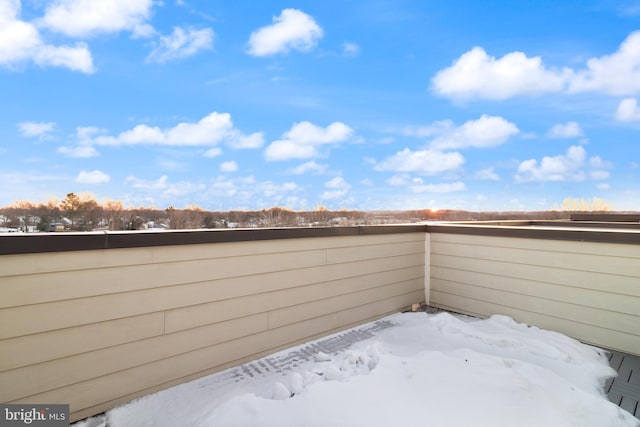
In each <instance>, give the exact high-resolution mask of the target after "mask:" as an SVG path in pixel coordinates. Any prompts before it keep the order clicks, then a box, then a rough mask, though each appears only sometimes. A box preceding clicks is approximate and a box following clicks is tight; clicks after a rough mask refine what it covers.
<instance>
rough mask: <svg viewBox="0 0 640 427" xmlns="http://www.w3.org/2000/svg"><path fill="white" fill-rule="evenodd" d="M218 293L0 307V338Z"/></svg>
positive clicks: (202, 288) (209, 286)
mask: <svg viewBox="0 0 640 427" xmlns="http://www.w3.org/2000/svg"><path fill="white" fill-rule="evenodd" d="M421 262H422V263H424V256H422V255H420V254H417V255H413V256H403V257H392V258H388V259H384V260H378V261H366V262H363V263H364V264H365V265H367V266H369V267H370V268H371V270H370V271H368V272H377V271H384V269H397V268H402V267H406V266H415V265H420V263H421ZM353 264H354V265H355V266H354V265H351V264H350V263H345V264H339V265H336V268H337V271H340V270H342V271H343V274H344V275H345V276H349V275H351V276H353V275H354V274H361V273H362V270H359V269H356V266H357V263H353ZM361 266H362V265H360V267H361ZM302 271H303V270H302ZM298 274H299V273H298ZM292 280H293V282H289V283H290V285H289V286H292V285H295V284H296V283H297V282H296V280H297V279H296V274H295V272H294V274H293V275H292ZM223 282H224V281H223ZM285 283H287V282H285ZM253 284H254V286H256V287H258V288H260V287H261V286H262V285H261V282H260V276H254V277H253ZM226 289H227V290H228V289H229V288H226ZM258 292H259V291H258ZM219 295H220V291H219V289H218V288H217V287H216V282H206V283H196V284H189V285H181V286H167V287H161V288H155V289H148V290H140V291H133V292H125V293H119V294H111V295H102V296H97V297H89V298H80V299H73V300H66V301H55V302H49V303H43V304H36V305H27V306H21V307H11V308H5V309H0V339H4V338H11V337H16V336H21V335H27V334H33V333H38V332H44V331H48V330H54V329H61V328H67V327H72V326H78V325H83V324H88V323H94V322H101V321H106V320H111V319H117V318H121V317H128V316H135V315H139V314H145V313H153V312H157V311H163V310H169V309H173V308H178V307H184V306H189V305H196V304H200V303H202V302H205V301H211V300H212V299H219Z"/></svg>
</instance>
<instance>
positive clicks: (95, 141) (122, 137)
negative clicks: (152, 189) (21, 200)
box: [59, 112, 262, 157]
mask: <svg viewBox="0 0 640 427" xmlns="http://www.w3.org/2000/svg"><path fill="white" fill-rule="evenodd" d="M261 135H262V134H259V133H258V134H252V135H249V136H246V135H244V134H243V133H242V132H240V131H239V130H238V129H236V128H235V127H234V125H233V122H232V121H231V115H230V114H229V113H217V112H213V113H211V114H209V115H207V116H205V117H203V118H202V119H200V120H199V121H197V122H182V123H178V124H177V125H175V126H174V127H171V128H168V129H161V128H159V127H157V126H153V127H152V126H148V125H144V124H141V125H136V126H134V127H133V128H131V129H129V130H126V131H124V132H121V133H120V134H118V135H116V136H111V135H108V134H107V132H106V131H105V130H104V129H98V128H95V127H81V128H78V129H77V130H76V138H77V142H78V147H75V148H73V147H63V148H64V149H60V150H59V151H60V152H61V153H63V154H67V155H71V156H74V157H89V155H88V154H89V153H93V155H97V151H96V150H95V148H93V147H94V146H123V145H142V144H146V145H161V146H175V147H183V146H191V147H198V146H200V147H212V146H215V145H217V144H219V143H220V142H226V143H228V144H229V145H231V146H233V147H235V148H247V147H253V146H254V145H257V141H258V140H262V136H261ZM247 141H248V142H247ZM243 144H244V145H243ZM72 153H85V154H84V155H77V154H76V155H73V154H72ZM218 154H220V151H218V150H213V151H212V150H209V151H207V152H205V153H204V155H205V157H215V156H216V155H218Z"/></svg>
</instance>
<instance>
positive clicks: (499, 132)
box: [431, 114, 520, 150]
mask: <svg viewBox="0 0 640 427" xmlns="http://www.w3.org/2000/svg"><path fill="white" fill-rule="evenodd" d="M518 132H520V130H519V129H518V127H517V126H516V125H515V124H513V123H511V122H509V121H507V120H505V119H503V118H502V117H499V116H487V115H486V114H483V115H482V116H481V117H480V118H479V119H477V120H469V121H467V122H466V123H464V124H463V125H462V126H459V127H453V128H449V129H447V130H446V131H444V132H442V133H441V135H439V136H438V137H436V138H435V139H434V140H433V141H432V142H431V148H434V149H436V150H446V149H460V148H467V147H476V148H486V147H496V146H498V145H501V144H504V143H505V142H506V141H507V140H508V139H509V137H511V136H512V135H515V134H517V133H518Z"/></svg>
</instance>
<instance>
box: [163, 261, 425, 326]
mask: <svg viewBox="0 0 640 427" xmlns="http://www.w3.org/2000/svg"><path fill="white" fill-rule="evenodd" d="M315 277H316V279H319V278H323V277H322V276H320V277H318V276H315ZM414 278H420V281H422V282H423V281H424V278H423V275H422V274H421V267H407V268H403V269H398V270H390V271H385V272H380V273H378V272H376V273H372V274H368V275H361V276H354V277H348V278H344V279H338V280H334V281H330V282H321V283H317V284H311V285H307V286H297V287H295V288H290V289H284V290H277V291H271V292H266V291H267V290H268V289H264V291H265V293H261V294H255V295H247V296H246V297H245V298H235V299H231V300H225V301H216V302H211V303H206V304H198V305H194V306H189V307H182V308H177V309H173V310H169V311H167V312H166V330H167V332H173V331H177V330H182V329H187V328H192V327H195V326H200V325H205V324H209V323H214V322H216V321H219V319H221V318H224V317H225V316H232V315H237V314H238V313H240V314H242V315H244V314H245V312H247V311H248V310H250V309H252V308H251V307H253V304H256V307H257V310H262V311H268V310H275V309H278V308H282V307H287V306H290V305H295V304H300V303H304V302H308V301H313V300H315V299H323V298H328V297H332V296H336V295H343V294H347V293H350V292H356V291H360V290H363V289H368V288H371V287H375V286H381V285H386V284H388V283H393V282H397V281H404V280H408V279H414ZM245 280H251V282H252V284H254V285H255V284H263V283H264V282H263V281H262V280H261V279H260V278H259V277H257V278H250V279H245ZM249 285H251V284H249Z"/></svg>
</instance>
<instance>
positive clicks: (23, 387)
mask: <svg viewBox="0 0 640 427" xmlns="http://www.w3.org/2000/svg"><path fill="white" fill-rule="evenodd" d="M634 227H635V226H629V227H627V226H624V225H622V226H620V225H618V226H617V227H616V228H610V229H607V228H604V226H603V225H598V224H589V225H586V224H583V225H582V226H581V227H580V228H576V227H568V226H567V224H562V223H555V224H549V225H548V226H547V225H544V224H540V223H503V224H500V225H498V224H493V225H478V224H473V225H469V224H466V225H465V224H439V225H433V224H430V225H408V226H380V227H339V228H324V229H313V228H312V229H266V230H232V231H190V232H160V233H125V232H121V233H93V234H92V233H89V234H77V235H76V234H66V233H62V234H51V235H48V234H38V235H36V234H34V235H8V236H0V384H1V385H2V386H1V387H0V402H2V403H69V404H70V405H71V411H72V419H73V420H77V419H80V418H84V417H86V416H90V415H94V414H97V413H100V412H102V411H105V410H107V409H109V408H112V407H114V406H116V405H118V404H121V403H124V402H127V401H129V400H131V399H134V398H136V397H139V396H142V395H145V394H148V393H151V392H154V391H158V390H162V389H164V388H167V387H170V386H173V385H176V384H180V383H182V382H185V381H189V380H191V379H195V378H198V377H202V376H204V375H207V374H210V373H212V372H216V371H219V370H222V369H225V368H228V367H232V366H234V365H238V364H241V363H244V362H246V361H249V360H252V359H255V358H258V357H260V356H263V355H266V354H269V353H272V352H274V351H277V350H279V349H283V348H286V347H288V346H291V345H293V344H297V343H301V342H304V341H308V340H310V339H313V338H316V337H320V336H323V335H326V334H328V333H331V332H334V331H338V330H342V329H345V328H348V327H350V326H353V325H357V324H360V323H364V322H367V321H369V320H372V319H376V318H379V317H382V316H384V315H386V314H388V313H391V312H395V311H399V310H401V309H404V308H406V307H408V306H409V305H410V304H412V303H416V302H419V301H425V300H427V301H428V302H430V304H432V305H436V306H439V307H442V308H446V309H450V310H453V311H457V312H462V313H468V314H473V315H477V316H480V317H486V316H490V315H492V314H496V313H499V314H506V315H510V316H512V317H514V318H515V319H516V320H519V321H523V322H527V323H529V324H531V325H536V326H539V327H544V328H548V329H553V330H557V331H559V332H563V333H566V334H568V335H570V336H573V337H574V338H577V339H579V340H582V341H584V342H588V343H593V344H596V345H599V346H602V347H607V348H611V349H615V350H621V351H624V352H628V353H634V354H638V355H640V230H638V227H635V228H634Z"/></svg>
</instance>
